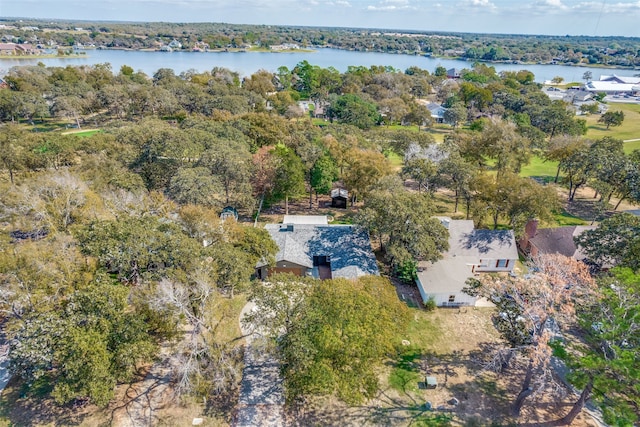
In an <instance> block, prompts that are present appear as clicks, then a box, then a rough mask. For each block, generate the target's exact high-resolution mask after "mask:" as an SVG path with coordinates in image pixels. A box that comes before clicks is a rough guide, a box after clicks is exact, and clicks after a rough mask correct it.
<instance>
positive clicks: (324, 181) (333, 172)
mask: <svg viewBox="0 0 640 427" xmlns="http://www.w3.org/2000/svg"><path fill="white" fill-rule="evenodd" d="M337 179H338V167H337V166H336V162H335V160H334V159H333V158H332V157H331V155H330V154H329V152H327V151H325V152H324V153H323V154H322V156H320V157H319V158H318V160H316V161H315V163H314V164H313V167H312V168H311V188H312V189H313V190H314V191H315V193H316V201H317V199H318V193H320V194H328V193H329V191H331V188H332V187H333V183H334V182H335V181H336V180H337Z"/></svg>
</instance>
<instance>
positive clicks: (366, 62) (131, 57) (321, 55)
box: [0, 49, 639, 82]
mask: <svg viewBox="0 0 640 427" xmlns="http://www.w3.org/2000/svg"><path fill="white" fill-rule="evenodd" d="M85 52H86V54H87V56H86V57H79V58H40V59H38V58H34V59H0V75H3V74H5V73H6V72H7V70H8V69H9V68H11V67H13V66H15V65H27V64H28V65H33V64H37V63H38V62H43V63H44V64H45V65H47V66H52V67H59V66H63V67H64V66H67V65H90V64H100V63H106V62H108V63H110V64H111V66H112V69H113V70H114V72H116V73H117V72H118V71H119V70H120V67H121V66H123V65H128V66H130V67H132V68H133V69H134V70H136V71H138V70H141V71H143V72H144V73H145V74H147V75H150V76H151V75H153V74H154V73H155V72H156V71H157V70H158V69H159V68H172V69H173V70H174V71H175V73H176V74H180V73H181V72H183V71H187V70H196V71H198V72H202V71H210V70H211V69H212V68H213V67H224V68H228V69H230V70H232V71H236V72H238V73H240V75H242V76H248V75H251V74H253V73H254V72H256V71H258V70H260V69H265V70H267V71H272V72H273V71H276V70H277V69H278V67H280V66H283V65H284V66H286V67H288V68H289V69H292V68H293V67H294V66H295V65H296V64H297V63H299V62H300V61H303V60H307V61H309V63H310V64H312V65H318V66H320V67H322V68H327V67H334V68H336V69H337V70H338V71H340V72H345V71H346V70H347V67H348V66H350V65H354V66H365V67H370V66H372V65H383V66H392V67H394V68H396V69H399V70H403V71H404V70H406V69H407V68H409V67H411V66H417V67H420V68H422V69H425V70H428V71H430V72H433V71H434V70H435V68H436V67H437V66H439V65H442V66H443V67H445V68H447V69H449V68H459V69H461V68H470V67H471V65H472V63H471V62H468V61H462V60H453V59H440V58H427V57H424V56H417V55H415V56H414V55H397V54H390V53H375V52H352V51H346V50H338V49H318V50H317V51H315V52H294V53H270V52H141V51H123V50H87V51H85ZM489 65H493V66H494V67H495V68H496V70H497V71H503V70H512V71H517V70H522V69H527V70H529V71H531V72H533V73H534V74H535V78H536V81H537V82H543V81H545V80H551V79H552V78H554V77H556V76H560V77H563V78H564V80H565V81H567V82H571V81H574V82H575V81H581V80H582V76H583V74H584V72H585V71H591V72H592V73H593V78H594V79H597V78H599V76H600V74H612V73H616V74H618V75H621V76H633V75H634V74H637V73H638V72H639V71H638V70H624V69H599V68H588V67H570V66H566V65H516V64H489Z"/></svg>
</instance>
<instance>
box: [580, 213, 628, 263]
mask: <svg viewBox="0 0 640 427" xmlns="http://www.w3.org/2000/svg"><path fill="white" fill-rule="evenodd" d="M574 240H575V242H576V244H577V245H578V246H580V248H581V249H582V250H583V251H584V253H585V255H586V256H587V258H588V259H589V260H591V261H593V262H595V263H596V264H597V265H599V266H600V267H609V266H612V265H613V266H616V265H619V266H623V267H629V268H631V269H633V270H635V271H637V270H638V269H640V218H638V217H637V216H634V215H631V214H629V213H618V214H615V215H613V216H611V217H610V218H607V219H605V220H603V221H602V222H600V224H599V225H598V228H596V229H595V230H587V231H585V232H583V233H581V234H580V235H578V236H576V237H575V238H574Z"/></svg>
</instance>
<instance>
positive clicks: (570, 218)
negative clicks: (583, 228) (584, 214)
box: [554, 209, 589, 227]
mask: <svg viewBox="0 0 640 427" xmlns="http://www.w3.org/2000/svg"><path fill="white" fill-rule="evenodd" d="M554 218H555V220H556V222H557V223H558V227H565V226H568V225H588V224H589V223H588V222H587V221H585V220H584V219H582V218H579V217H577V216H575V215H571V214H570V213H569V212H567V211H565V210H564V209H563V210H562V212H560V213H557V214H555V215H554Z"/></svg>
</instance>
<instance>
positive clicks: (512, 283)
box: [467, 254, 595, 416]
mask: <svg viewBox="0 0 640 427" xmlns="http://www.w3.org/2000/svg"><path fill="white" fill-rule="evenodd" d="M529 270H530V273H529V274H526V275H524V276H521V277H511V276H509V275H485V276H483V277H482V279H481V280H480V281H478V280H472V283H470V286H469V287H468V288H467V292H468V293H470V294H473V295H479V296H484V297H486V298H488V299H489V300H490V301H492V302H493V303H494V304H495V305H496V307H497V309H496V313H495V315H494V324H495V326H496V328H497V329H498V330H499V332H500V334H501V335H502V337H503V338H504V340H505V341H506V342H507V343H508V345H509V346H508V347H507V348H505V349H502V350H500V351H499V353H498V355H497V356H496V358H495V359H494V364H493V366H492V367H493V368H497V369H500V370H502V369H507V368H508V367H509V365H510V364H512V363H513V361H514V360H520V361H524V362H525V364H526V369H525V376H524V378H523V380H522V384H521V387H520V392H519V393H518V395H517V396H516V398H515V399H514V402H513V406H512V412H513V415H514V416H518V415H519V414H520V411H521V409H522V407H523V405H524V403H525V400H526V399H527V398H528V397H529V396H531V395H533V394H535V393H536V392H537V391H540V390H542V389H543V388H544V387H545V386H547V385H549V384H552V383H553V379H552V377H553V375H552V374H553V367H552V365H551V355H552V347H551V344H552V343H553V341H554V340H555V339H558V338H559V337H560V335H561V334H562V332H561V330H562V327H563V326H566V325H570V324H572V323H573V322H575V320H576V311H575V308H576V305H578V304H580V303H581V302H582V301H585V300H586V299H588V298H590V297H591V296H592V295H593V291H594V290H595V283H594V280H593V279H592V278H591V276H590V274H589V271H588V268H587V266H586V265H585V264H583V263H581V262H579V261H576V260H575V259H573V258H569V257H565V256H563V255H559V254H551V255H548V254H543V255H539V256H536V257H534V258H533V259H531V260H530V263H529Z"/></svg>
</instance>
